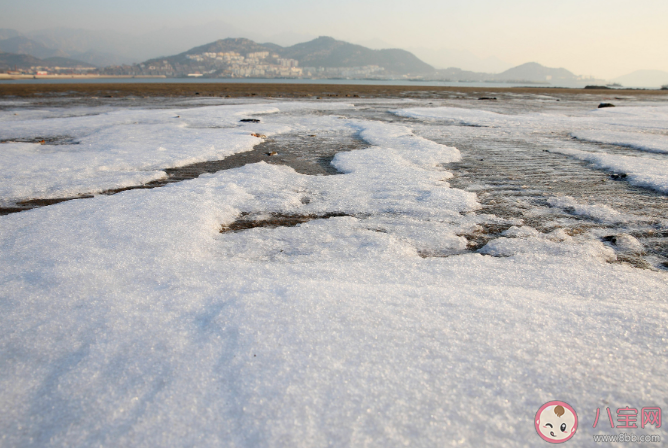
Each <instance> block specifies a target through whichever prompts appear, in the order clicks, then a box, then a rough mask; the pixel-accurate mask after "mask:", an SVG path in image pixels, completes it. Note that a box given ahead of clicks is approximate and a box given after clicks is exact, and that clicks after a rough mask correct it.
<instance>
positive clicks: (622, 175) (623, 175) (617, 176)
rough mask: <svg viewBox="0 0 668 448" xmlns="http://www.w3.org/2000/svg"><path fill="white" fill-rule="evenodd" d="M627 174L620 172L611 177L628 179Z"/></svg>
mask: <svg viewBox="0 0 668 448" xmlns="http://www.w3.org/2000/svg"><path fill="white" fill-rule="evenodd" d="M626 177H627V174H626V173H620V174H611V175H610V178H611V179H614V180H623V179H626Z"/></svg>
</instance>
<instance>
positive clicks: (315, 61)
mask: <svg viewBox="0 0 668 448" xmlns="http://www.w3.org/2000/svg"><path fill="white" fill-rule="evenodd" d="M280 54H281V56H283V57H286V58H290V59H296V60H298V61H299V64H300V65H301V66H306V67H361V66H365V65H378V66H380V67H383V68H385V70H387V71H389V72H391V73H396V74H412V75H421V74H425V73H431V72H433V71H434V67H432V66H431V65H429V64H427V63H425V62H422V61H421V60H420V59H418V58H417V57H416V56H415V55H414V54H413V53H410V52H408V51H406V50H399V49H387V50H371V49H369V48H366V47H363V46H361V45H355V44H350V43H348V42H343V41H340V40H336V39H333V38H331V37H318V38H317V39H314V40H312V41H309V42H304V43H301V44H296V45H293V46H291V47H287V48H283V49H282V50H281V51H280Z"/></svg>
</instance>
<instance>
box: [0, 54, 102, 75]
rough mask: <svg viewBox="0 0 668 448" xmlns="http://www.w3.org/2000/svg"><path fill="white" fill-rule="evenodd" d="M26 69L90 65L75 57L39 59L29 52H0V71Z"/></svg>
mask: <svg viewBox="0 0 668 448" xmlns="http://www.w3.org/2000/svg"><path fill="white" fill-rule="evenodd" d="M15 67H16V68H22V69H28V68H30V67H71V68H76V67H90V64H86V63H85V62H82V61H78V60H75V59H69V58H63V57H59V56H54V57H51V58H46V59H39V58H36V57H34V56H31V55H29V54H16V53H3V52H0V71H7V70H13V69H14V68H15Z"/></svg>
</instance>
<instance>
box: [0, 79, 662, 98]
mask: <svg viewBox="0 0 668 448" xmlns="http://www.w3.org/2000/svg"><path fill="white" fill-rule="evenodd" d="M119 78H120V76H119ZM452 92H461V93H467V94H480V95H481V96H482V95H493V94H496V93H498V94H503V93H515V94H535V95H549V94H556V93H559V94H566V95H592V94H596V95H609V96H611V97H613V96H615V95H637V96H648V95H666V96H667V97H668V90H641V89H638V90H636V89H584V88H561V87H486V86H480V87H465V86H417V85H416V86H405V85H368V84H367V85H363V84H303V83H302V84H297V83H287V82H286V83H280V84H279V83H178V84H175V83H161V82H154V83H113V82H110V83H94V84H92V83H66V84H65V83H54V84H49V83H35V84H31V83H21V84H2V83H0V97H33V96H43V95H58V96H59V97H63V96H65V97H68V96H69V97H81V96H85V97H128V96H140V97H181V96H200V97H221V96H222V97H254V96H257V97H287V98H300V97H306V98H308V97H313V96H315V97H318V96H320V97H321V98H332V97H355V96H357V97H366V98H369V97H413V96H419V97H438V96H439V95H440V94H447V93H452Z"/></svg>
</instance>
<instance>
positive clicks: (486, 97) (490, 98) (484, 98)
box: [478, 96, 496, 101]
mask: <svg viewBox="0 0 668 448" xmlns="http://www.w3.org/2000/svg"><path fill="white" fill-rule="evenodd" d="M478 99H479V100H488V101H496V97H495V96H482V97H480V98H478Z"/></svg>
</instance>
